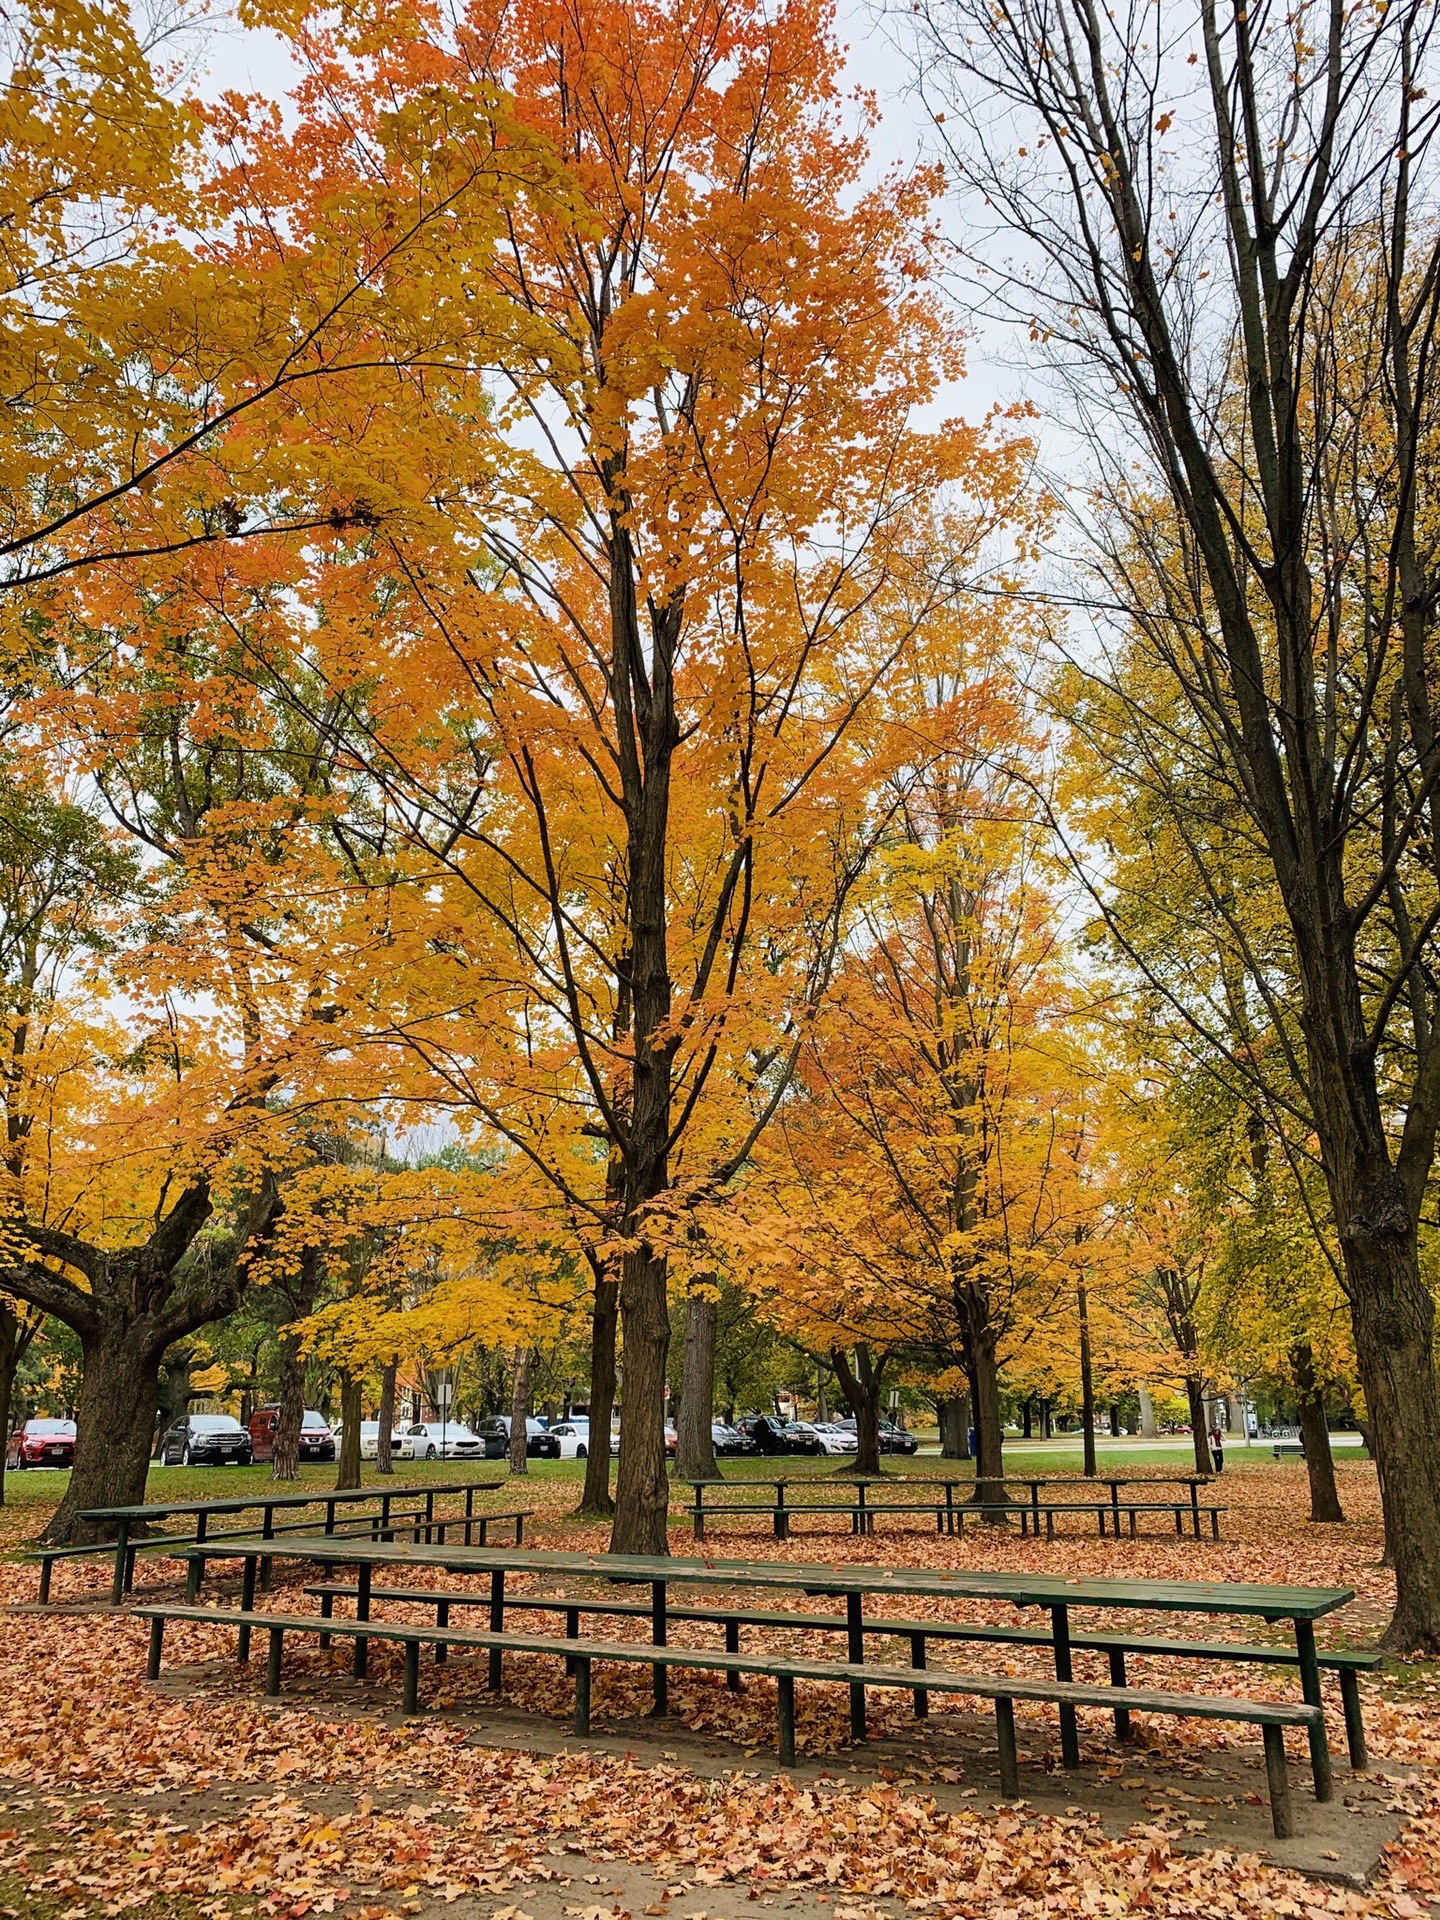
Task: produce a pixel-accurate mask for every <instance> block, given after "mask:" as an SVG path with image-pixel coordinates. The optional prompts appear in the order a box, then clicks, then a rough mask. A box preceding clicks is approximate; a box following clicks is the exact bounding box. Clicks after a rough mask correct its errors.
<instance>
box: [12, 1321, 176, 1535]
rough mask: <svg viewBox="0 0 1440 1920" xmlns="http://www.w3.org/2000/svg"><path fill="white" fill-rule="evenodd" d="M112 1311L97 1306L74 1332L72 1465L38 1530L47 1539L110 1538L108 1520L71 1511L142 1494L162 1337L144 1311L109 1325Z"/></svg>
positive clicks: (131, 1502)
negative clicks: (76, 1374)
mask: <svg viewBox="0 0 1440 1920" xmlns="http://www.w3.org/2000/svg"><path fill="white" fill-rule="evenodd" d="M117 1318H118V1316H115V1315H111V1314H105V1315H104V1316H102V1319H101V1324H100V1327H99V1328H98V1329H97V1331H96V1332H94V1333H90V1334H82V1335H81V1336H80V1351H81V1358H82V1369H81V1375H80V1399H79V1403H78V1405H77V1406H76V1409H75V1466H74V1468H73V1470H72V1472H71V1475H70V1484H69V1485H68V1487H67V1488H66V1489H65V1493H64V1496H63V1498H62V1499H61V1501H60V1505H59V1506H58V1507H57V1508H56V1510H55V1513H54V1514H53V1516H52V1517H51V1520H50V1524H49V1526H47V1527H46V1529H45V1531H44V1533H43V1534H42V1535H41V1538H42V1539H43V1540H44V1541H45V1542H46V1544H47V1545H52V1546H59V1545H63V1544H68V1543H71V1542H74V1543H76V1544H84V1543H85V1542H87V1541H91V1540H104V1539H110V1538H112V1537H113V1534H114V1528H113V1527H108V1526H105V1525H103V1524H97V1523H96V1522H94V1521H90V1520H81V1519H79V1518H78V1517H77V1516H78V1515H79V1514H81V1513H82V1512H84V1511H85V1510H86V1509H87V1508H93V1507H130V1506H138V1505H139V1504H140V1503H141V1502H142V1501H143V1500H144V1498H145V1481H146V1478H147V1476H148V1474H149V1471H150V1442H151V1439H152V1436H153V1435H154V1432H155V1413H156V1408H157V1406H158V1403H159V1384H160V1357H161V1355H162V1354H163V1353H164V1351H165V1348H166V1347H167V1346H168V1345H169V1341H168V1338H167V1337H166V1334H165V1332H164V1330H163V1328H161V1329H157V1328H156V1326H155V1323H154V1322H153V1321H152V1320H151V1319H149V1318H148V1316H147V1317H145V1318H142V1319H140V1320H135V1321H132V1322H131V1323H130V1324H129V1325H128V1326H125V1325H119V1326H117V1325H116V1324H115V1321H116V1319H117Z"/></svg>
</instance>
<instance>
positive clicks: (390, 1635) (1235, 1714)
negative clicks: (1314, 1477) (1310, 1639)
mask: <svg viewBox="0 0 1440 1920" xmlns="http://www.w3.org/2000/svg"><path fill="white" fill-rule="evenodd" d="M372 1597H373V1595H372ZM133 1611H134V1613H135V1614H136V1616H137V1617H138V1618H140V1619H144V1620H148V1621H149V1622H150V1648H149V1658H148V1661H147V1665H146V1676H147V1678H148V1679H150V1680H152V1681H153V1680H157V1679H158V1678H159V1676H160V1668H161V1660H162V1655H163V1645H164V1632H165V1626H166V1623H167V1622H169V1621H177V1622H191V1623H194V1624H197V1625H206V1626H233V1627H234V1628H235V1629H236V1630H237V1632H238V1634H239V1636H240V1641H241V1645H242V1647H244V1648H245V1650H246V1651H247V1652H248V1647H249V1640H250V1635H251V1633H252V1632H254V1633H259V1632H263V1633H266V1634H268V1635H269V1651H268V1656H267V1659H266V1669H265V1690H266V1693H267V1694H270V1695H272V1696H274V1695H278V1694H279V1692H280V1682H281V1664H282V1658H283V1649H284V1640H285V1635H286V1634H287V1633H290V1634H299V1633H303V1634H315V1635H317V1636H318V1635H327V1636H328V1635H333V1634H340V1635H345V1636H348V1637H349V1638H351V1639H354V1640H355V1641H356V1642H357V1643H358V1644H357V1652H358V1651H359V1647H360V1645H363V1644H365V1643H368V1642H369V1641H371V1640H386V1641H393V1642H395V1643H397V1644H398V1645H400V1646H402V1647H403V1648H404V1654H405V1680H404V1710H405V1712H406V1713H407V1714H409V1713H415V1712H418V1710H419V1687H420V1649H421V1648H422V1647H423V1646H431V1645H439V1644H441V1643H443V1644H445V1645H446V1646H456V1647H470V1648H474V1649H475V1650H477V1651H484V1652H487V1653H488V1654H489V1655H490V1657H491V1665H490V1684H491V1685H492V1686H495V1687H498V1685H499V1684H500V1672H499V1664H498V1663H499V1658H500V1657H501V1656H503V1655H504V1654H506V1653H522V1654H530V1655H536V1654H538V1655H549V1656H551V1657H555V1658H563V1659H564V1661H565V1663H566V1668H567V1671H568V1672H569V1673H570V1674H571V1675H572V1677H573V1679H574V1683H575V1730H576V1732H577V1733H580V1734H588V1733H589V1731H590V1675H591V1667H592V1665H593V1664H594V1663H595V1662H596V1661H610V1662H617V1663H624V1664H628V1665H642V1666H649V1667H651V1668H652V1669H653V1668H661V1669H667V1670H668V1669H671V1668H677V1667H679V1668H687V1669H693V1670H698V1671H703V1672H718V1673H726V1674H732V1673H733V1674H758V1675H763V1676H765V1677H767V1678H772V1679H774V1680H775V1682H776V1716H777V1722H778V1742H777V1744H778V1748H779V1757H780V1764H781V1765H782V1766H787V1767H791V1766H794V1765H795V1762H796V1740H795V1682H796V1681H797V1680H804V1681H807V1682H823V1683H828V1684H841V1685H846V1686H848V1687H850V1689H851V1690H852V1697H853V1694H854V1691H855V1690H856V1689H860V1690H862V1697H863V1689H864V1688H866V1687H900V1688H904V1689H906V1690H907V1691H908V1690H913V1689H914V1686H915V1679H916V1675H915V1671H914V1669H913V1668H908V1667H886V1666H875V1665H871V1664H870V1663H868V1662H863V1663H862V1662H852V1661H830V1660H802V1659H795V1658H793V1657H790V1656H784V1657H780V1658H774V1657H767V1656H765V1655H759V1654H746V1653H732V1652H730V1651H728V1650H726V1651H724V1652H721V1651H720V1650H719V1649H716V1648H707V1647H672V1646H656V1645H653V1644H651V1643H649V1642H646V1641H605V1640H581V1639H571V1638H568V1637H567V1638H563V1639H562V1638H560V1637H558V1636H556V1635H552V1634H516V1633H491V1632H485V1631H482V1630H479V1629H475V1628H468V1629H467V1628H455V1627H448V1626H435V1627H426V1626H413V1625H409V1624H406V1623H404V1622H399V1621H391V1620H374V1619H366V1620H354V1619H345V1620H338V1619H335V1618H333V1617H332V1618H329V1619H322V1618H321V1617H319V1616H317V1615H315V1614H267V1613H257V1612H241V1611H237V1610H236V1609H235V1608H233V1607H191V1606H175V1605H166V1606H148V1607H137V1608H135V1609H133ZM925 1687H926V1690H927V1691H929V1692H935V1693H951V1694H957V1695H961V1696H964V1697H968V1698H973V1699H988V1700H993V1701H994V1703H995V1728H996V1739H997V1744H998V1747H999V1758H1000V1785H1001V1791H1002V1792H1003V1793H1004V1794H1005V1795H1006V1796H1007V1797H1008V1798H1010V1799H1014V1798H1016V1797H1018V1795H1019V1791H1020V1782H1019V1756H1018V1752H1017V1749H1016V1742H1015V1702H1016V1701H1017V1700H1025V1701H1030V1702H1040V1703H1045V1704H1051V1705H1057V1706H1061V1707H1068V1708H1071V1709H1072V1710H1073V1709H1074V1708H1077V1707H1101V1708H1104V1709H1106V1710H1107V1711H1117V1712H1118V1711H1123V1712H1125V1713H1126V1714H1130V1713H1158V1714H1164V1715H1169V1716H1173V1717H1175V1718H1177V1719H1207V1720H1229V1721H1234V1722H1238V1723H1241V1724H1247V1725H1253V1726H1258V1727H1259V1728H1260V1729H1261V1733H1262V1736H1263V1739H1264V1744H1265V1769H1266V1775H1267V1778H1268V1782H1269V1791H1270V1817H1271V1822H1272V1824H1273V1826H1274V1830H1275V1834H1276V1836H1277V1838H1279V1839H1287V1838H1289V1836H1290V1835H1291V1833H1293V1831H1294V1822H1293V1816H1292V1813H1291V1807H1290V1788H1289V1776H1288V1773H1287V1769H1286V1760H1285V1741H1284V1731H1285V1728H1286V1727H1295V1728H1304V1729H1306V1730H1310V1729H1312V1728H1313V1727H1314V1726H1315V1725H1316V1723H1317V1722H1318V1721H1319V1719H1320V1714H1321V1710H1320V1709H1319V1708H1318V1707H1310V1706H1301V1705H1290V1704H1281V1703H1277V1702H1275V1701H1270V1700H1235V1699H1222V1698H1218V1697H1215V1696H1212V1695H1207V1694H1184V1693H1155V1692H1148V1691H1144V1690H1141V1689H1139V1688H1135V1687H1100V1686H1092V1685H1087V1684H1084V1683H1082V1682H1077V1681H1067V1680H1046V1679H1036V1678H1031V1677H1029V1676H1024V1677H1021V1676H1019V1675H1015V1674H1004V1675H988V1674H977V1673H955V1672H951V1671H950V1670H948V1669H940V1668H927V1669H926V1670H925Z"/></svg>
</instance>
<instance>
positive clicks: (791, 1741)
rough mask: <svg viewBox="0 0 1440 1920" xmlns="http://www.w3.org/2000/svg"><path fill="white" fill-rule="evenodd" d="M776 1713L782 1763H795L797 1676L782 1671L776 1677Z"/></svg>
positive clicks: (785, 1764) (783, 1765) (782, 1764)
mask: <svg viewBox="0 0 1440 1920" xmlns="http://www.w3.org/2000/svg"><path fill="white" fill-rule="evenodd" d="M775 1714H776V1719H777V1720H778V1722H779V1730H780V1764H781V1766H782V1767H793V1766H794V1764H795V1676H794V1674H793V1673H781V1674H777V1675H776V1677H775Z"/></svg>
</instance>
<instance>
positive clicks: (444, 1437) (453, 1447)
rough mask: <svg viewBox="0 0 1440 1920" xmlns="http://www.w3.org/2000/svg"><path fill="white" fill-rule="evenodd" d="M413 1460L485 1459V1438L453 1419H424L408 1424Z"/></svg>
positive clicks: (407, 1436) (407, 1429) (407, 1433)
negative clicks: (410, 1425) (411, 1424)
mask: <svg viewBox="0 0 1440 1920" xmlns="http://www.w3.org/2000/svg"><path fill="white" fill-rule="evenodd" d="M404 1438H405V1439H407V1440H408V1441H409V1442H410V1446H411V1449H412V1452H411V1456H410V1457H411V1459H412V1460H483V1459H484V1458H485V1442H484V1441H483V1440H482V1439H481V1438H480V1436H479V1434H478V1433H472V1432H471V1431H470V1429H469V1427H466V1426H462V1425H460V1424H459V1422H457V1421H454V1420H449V1421H444V1422H442V1421H439V1420H421V1421H418V1422H417V1423H416V1424H415V1425H414V1426H413V1427H406V1429H405V1434H404Z"/></svg>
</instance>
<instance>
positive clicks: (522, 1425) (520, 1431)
mask: <svg viewBox="0 0 1440 1920" xmlns="http://www.w3.org/2000/svg"><path fill="white" fill-rule="evenodd" d="M534 1366H535V1349H534V1348H533V1347H519V1348H517V1349H516V1353H515V1370H514V1372H513V1373H512V1374H511V1377H510V1471H511V1473H528V1472H529V1471H530V1458H529V1455H528V1453H527V1452H526V1448H527V1446H528V1445H529V1440H530V1377H531V1373H532V1371H533V1369H534Z"/></svg>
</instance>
